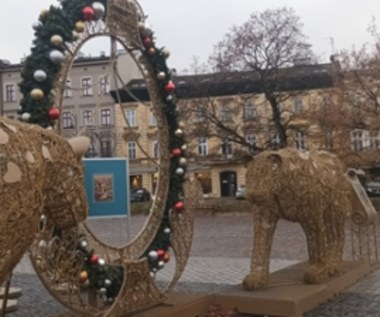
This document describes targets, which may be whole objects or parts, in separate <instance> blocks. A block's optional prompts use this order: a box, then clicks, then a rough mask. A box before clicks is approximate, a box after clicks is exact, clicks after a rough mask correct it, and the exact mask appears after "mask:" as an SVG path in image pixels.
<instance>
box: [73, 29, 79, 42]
mask: <svg viewBox="0 0 380 317" xmlns="http://www.w3.org/2000/svg"><path fill="white" fill-rule="evenodd" d="M71 38H72V39H73V41H76V40H77V39H79V33H78V32H76V31H73V32H72V34H71Z"/></svg>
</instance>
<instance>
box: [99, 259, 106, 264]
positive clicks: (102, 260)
mask: <svg viewBox="0 0 380 317" xmlns="http://www.w3.org/2000/svg"><path fill="white" fill-rule="evenodd" d="M98 265H99V266H105V265H106V260H104V259H99V260H98Z"/></svg>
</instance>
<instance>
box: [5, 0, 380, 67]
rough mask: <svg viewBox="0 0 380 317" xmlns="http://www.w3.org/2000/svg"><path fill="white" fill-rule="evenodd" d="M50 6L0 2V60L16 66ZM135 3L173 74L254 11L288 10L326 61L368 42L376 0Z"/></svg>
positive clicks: (379, 4) (378, 10)
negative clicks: (34, 26) (166, 52)
mask: <svg viewBox="0 0 380 317" xmlns="http://www.w3.org/2000/svg"><path fill="white" fill-rule="evenodd" d="M51 4H55V5H58V4H59V3H58V1H56V0H12V1H5V0H3V1H2V5H1V10H0V40H1V45H0V58H2V59H7V60H10V61H11V62H13V63H17V62H19V61H20V58H22V57H23V56H25V55H28V54H29V52H30V47H31V43H32V40H33V29H32V24H33V22H35V21H36V20H37V19H38V15H39V13H40V12H41V10H42V9H45V8H48V7H49V6H50V5H51ZM140 4H141V5H142V7H143V9H144V12H145V14H146V15H148V20H147V21H148V23H149V24H151V25H152V27H153V30H154V31H155V36H156V39H157V42H156V43H157V45H158V46H159V47H161V46H165V47H167V48H169V49H170V51H171V53H172V55H171V57H170V59H169V60H168V64H169V66H170V67H173V68H176V69H178V70H183V69H185V68H187V67H188V66H189V64H190V63H191V61H192V57H193V56H199V57H200V59H201V60H202V61H207V58H208V56H209V55H210V54H211V53H212V48H213V44H215V43H217V42H218V41H219V40H221V39H222V37H223V35H224V34H225V33H226V32H228V30H229V29H230V28H231V26H232V25H234V24H235V25H239V24H241V23H243V22H245V21H246V20H247V19H248V18H249V15H250V14H251V13H252V12H255V11H262V10H265V9H268V8H276V7H283V6H288V7H292V8H294V9H295V12H296V14H297V15H298V16H299V17H300V18H301V21H302V22H303V24H304V29H303V31H304V33H305V35H307V36H308V38H309V42H310V43H311V44H312V45H313V50H314V52H315V53H316V54H317V55H318V56H321V57H322V60H321V61H328V58H329V56H330V55H331V53H332V50H333V49H335V50H336V51H339V50H341V49H345V48H346V49H349V48H351V47H352V46H353V45H355V46H356V47H360V46H361V45H362V44H363V43H365V42H370V41H371V37H370V35H369V33H368V31H367V28H368V25H369V24H370V22H371V20H372V18H373V17H375V18H379V17H380V1H379V0H361V1H359V0H317V1H316V0H314V1H312V0H266V1H263V0H233V1H227V0H140ZM378 20H380V19H378ZM379 23H380V22H379ZM332 40H333V44H334V45H332ZM102 43H103V42H100V41H97V42H93V43H92V44H89V45H87V47H86V48H85V49H87V50H88V51H90V50H91V54H92V55H93V56H94V55H97V54H98V53H99V52H100V51H108V46H107V47H102V46H103V45H102Z"/></svg>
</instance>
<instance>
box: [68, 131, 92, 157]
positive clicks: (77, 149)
mask: <svg viewBox="0 0 380 317" xmlns="http://www.w3.org/2000/svg"><path fill="white" fill-rule="evenodd" d="M68 142H69V144H70V145H71V147H72V149H73V151H74V153H75V156H76V157H77V159H78V160H79V159H81V158H82V157H83V156H84V155H85V153H86V152H87V151H88V148H89V147H90V143H91V140H90V138H88V137H86V136H78V137H75V138H71V139H69V140H68Z"/></svg>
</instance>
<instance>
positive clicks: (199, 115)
mask: <svg viewBox="0 0 380 317" xmlns="http://www.w3.org/2000/svg"><path fill="white" fill-rule="evenodd" d="M206 119H207V114H206V109H205V108H204V107H201V106H198V107H197V108H196V110H195V113H194V120H195V122H197V123H201V122H205V121H206Z"/></svg>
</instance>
